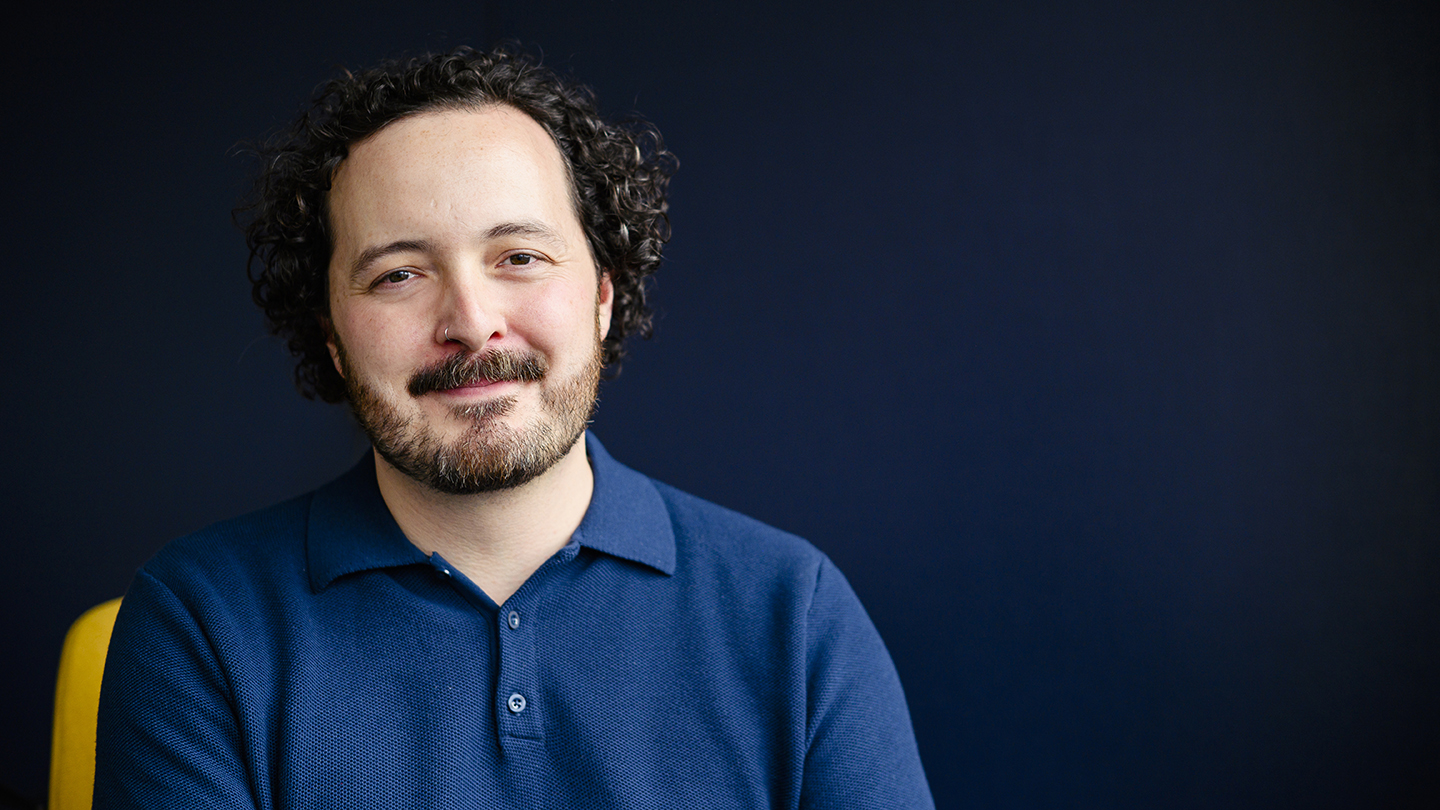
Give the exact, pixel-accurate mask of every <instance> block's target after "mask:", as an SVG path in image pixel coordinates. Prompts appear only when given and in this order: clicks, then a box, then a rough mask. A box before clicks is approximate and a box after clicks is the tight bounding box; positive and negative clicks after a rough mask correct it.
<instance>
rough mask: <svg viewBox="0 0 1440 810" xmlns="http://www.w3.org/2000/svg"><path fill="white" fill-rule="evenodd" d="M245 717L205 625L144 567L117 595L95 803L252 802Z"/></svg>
mask: <svg viewBox="0 0 1440 810" xmlns="http://www.w3.org/2000/svg"><path fill="white" fill-rule="evenodd" d="M240 751H241V746H240V733H239V723H238V722H237V720H236V712H235V708H234V705H233V701H232V699H231V696H230V690H229V688H228V686H227V682H226V678H225V675H224V672H223V670H222V668H221V666H220V664H219V661H218V660H217V658H216V656H215V652H214V649H213V647H212V646H211V644H210V643H209V641H208V640H207V638H206V636H205V633H204V631H203V629H202V628H201V627H200V625H199V624H198V623H197V622H196V621H195V618H194V616H192V615H191V613H190V612H189V611H188V610H187V609H186V608H185V606H184V604H183V603H182V602H181V601H180V599H178V598H177V597H176V596H175V594H174V593H173V592H171V591H170V589H169V588H167V587H165V585H164V584H162V583H161V582H160V581H158V580H156V579H155V578H153V577H151V576H150V575H148V574H147V573H145V571H143V570H142V571H141V572H140V573H139V574H137V575H136V578H135V581H134V583H133V584H132V585H131V587H130V590H129V592H127V593H126V595H125V601H124V602H123V603H121V607H120V614H119V616H118V617H117V618H116V622H115V632H114V634H113V635H112V636H111V640H110V651H109V653H108V655H107V656H106V661H105V677H104V681H103V682H102V685H101V690H100V714H99V720H98V726H97V731H96V739H95V802H94V807H95V809H96V810H119V809H120V808H137V809H138V808H146V810H164V808H181V807H184V808H195V807H205V808H218V809H219V810H229V809H230V808H250V809H251V810H253V808H255V807H256V802H255V800H254V797H253V795H252V791H251V789H250V780H249V779H248V777H247V774H246V767H245V763H244V760H243V757H242V755H241V753H240Z"/></svg>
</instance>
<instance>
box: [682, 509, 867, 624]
mask: <svg viewBox="0 0 1440 810" xmlns="http://www.w3.org/2000/svg"><path fill="white" fill-rule="evenodd" d="M654 484H655V489H656V491H657V492H659V494H660V498H661V500H662V501H664V503H665V507H666V510H667V511H668V513H669V515H670V520H671V525H672V528H673V530H674V533H675V550H676V558H677V563H678V565H677V568H678V569H680V570H681V571H686V570H687V569H688V573H689V574H690V575H692V576H696V577H698V578H700V579H701V580H702V581H704V582H709V583H716V582H729V583H732V584H733V585H735V586H737V588H738V589H739V590H740V591H742V592H745V593H748V594H750V595H755V596H758V595H760V594H762V593H764V592H767V591H771V592H783V593H787V594H789V595H790V597H791V598H799V599H801V600H802V601H808V599H809V597H811V596H813V595H814V593H815V591H816V589H817V586H818V585H819V584H820V583H821V581H822V580H824V579H826V578H827V577H830V576H834V577H837V578H841V579H842V580H843V577H840V573H839V571H838V570H837V569H836V568H835V565H834V563H832V562H831V561H830V558H829V557H827V556H826V555H825V554H824V552H822V551H820V549H818V548H816V547H815V546H814V545H813V544H811V543H810V542H809V541H808V540H806V539H804V538H801V537H798V536H796V535H794V534H792V533H790V532H787V531H784V530H782V529H777V528H775V527H774V526H771V525H769V524H766V523H763V522H761V521H759V520H756V519H755V518H752V517H749V516H748V515H744V514H741V513H739V512H736V511H734V510H732V509H727V508H725V507H723V506H719V505H717V504H714V503H711V502H710V501H707V500H705V499H703V498H699V497H696V496H694V495H691V494H689V493H687V492H683V491H681V490H678V489H676V488H674V487H672V486H669V485H668V484H664V483H661V482H659V481H656V482H654Z"/></svg>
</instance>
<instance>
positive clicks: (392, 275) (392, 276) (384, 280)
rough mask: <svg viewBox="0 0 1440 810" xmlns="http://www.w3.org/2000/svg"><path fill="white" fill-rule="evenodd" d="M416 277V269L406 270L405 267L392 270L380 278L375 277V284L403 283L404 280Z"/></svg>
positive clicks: (377, 285) (382, 285)
mask: <svg viewBox="0 0 1440 810" xmlns="http://www.w3.org/2000/svg"><path fill="white" fill-rule="evenodd" d="M414 277H415V271H414V270H406V269H404V268H402V269H400V270H391V271H390V272H388V273H386V274H385V275H383V276H381V277H380V278H377V279H375V284H374V285H373V286H375V287H384V286H387V285H394V284H401V283H403V282H406V281H409V280H410V279H412V278H414Z"/></svg>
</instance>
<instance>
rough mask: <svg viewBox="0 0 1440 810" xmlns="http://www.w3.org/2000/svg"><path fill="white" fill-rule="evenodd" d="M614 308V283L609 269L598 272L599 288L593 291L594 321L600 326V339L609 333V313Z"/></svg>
mask: <svg viewBox="0 0 1440 810" xmlns="http://www.w3.org/2000/svg"><path fill="white" fill-rule="evenodd" d="M614 309H615V283H614V282H613V281H611V280H610V271H609V270H604V271H602V272H601V273H600V289H599V290H597V291H596V293H595V321H596V323H598V324H599V326H600V339H601V340H604V339H605V338H606V336H607V335H609V334H610V315H611V313H612V312H613V311H614Z"/></svg>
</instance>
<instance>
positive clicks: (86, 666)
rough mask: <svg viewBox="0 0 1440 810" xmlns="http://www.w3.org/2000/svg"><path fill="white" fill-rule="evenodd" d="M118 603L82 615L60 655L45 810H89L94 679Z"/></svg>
mask: <svg viewBox="0 0 1440 810" xmlns="http://www.w3.org/2000/svg"><path fill="white" fill-rule="evenodd" d="M119 609H120V600H119V599H111V600H110V601H109V602H106V603H104V604H101V605H96V606H95V607H93V608H90V609H89V610H87V611H85V613H84V614H83V615H82V616H81V617H80V618H78V619H76V620H75V623H74V624H72V625H70V632H68V633H66V634H65V646H64V647H62V648H61V650H60V676H59V678H57V679H56V682H55V728H54V731H53V732H52V733H53V735H54V736H53V737H52V739H51V742H50V804H49V808H50V810H90V801H91V797H92V794H93V793H94V792H95V715H96V713H97V712H98V711H99V709H100V677H101V676H102V675H104V674H105V651H106V650H107V649H109V647H110V631H111V629H113V628H114V627H115V612H116V611H118V610H119Z"/></svg>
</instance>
